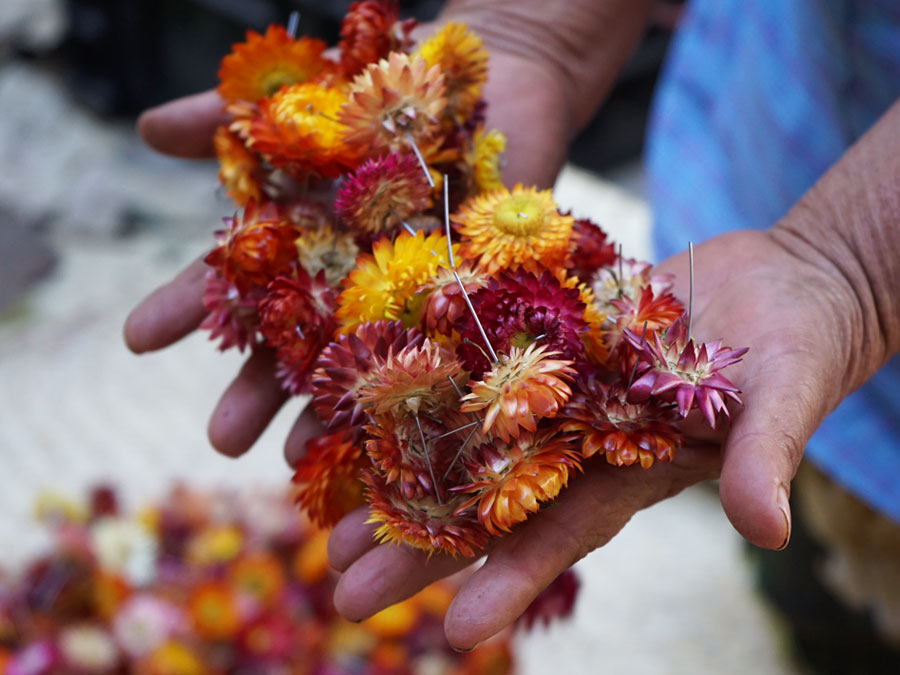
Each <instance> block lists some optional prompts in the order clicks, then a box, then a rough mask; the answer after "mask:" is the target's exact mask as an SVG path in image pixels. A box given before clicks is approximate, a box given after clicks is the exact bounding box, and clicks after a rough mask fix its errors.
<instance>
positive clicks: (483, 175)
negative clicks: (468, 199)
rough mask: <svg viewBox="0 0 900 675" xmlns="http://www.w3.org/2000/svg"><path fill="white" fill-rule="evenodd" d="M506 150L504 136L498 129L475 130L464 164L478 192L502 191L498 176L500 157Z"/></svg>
mask: <svg viewBox="0 0 900 675" xmlns="http://www.w3.org/2000/svg"><path fill="white" fill-rule="evenodd" d="M504 150H506V136H505V135H504V134H503V132H502V131H500V130H498V129H491V130H490V131H485V130H484V127H479V128H478V129H476V130H475V134H474V136H473V137H472V148H471V150H470V151H469V152H467V153H466V163H467V164H468V165H469V167H470V170H471V171H472V178H473V180H474V181H475V187H476V188H477V189H478V192H493V191H495V190H501V189H503V178H502V176H501V175H500V156H501V154H502V153H503V151H504Z"/></svg>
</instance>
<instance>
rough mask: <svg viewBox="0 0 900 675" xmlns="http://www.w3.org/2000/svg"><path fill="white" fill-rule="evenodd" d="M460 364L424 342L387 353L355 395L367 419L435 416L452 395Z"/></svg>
mask: <svg viewBox="0 0 900 675" xmlns="http://www.w3.org/2000/svg"><path fill="white" fill-rule="evenodd" d="M460 373H461V371H460V362H459V361H458V360H457V359H456V357H455V356H454V355H453V353H452V352H449V351H447V350H446V349H445V348H443V347H441V346H440V345H439V344H437V343H435V342H432V341H431V340H429V339H427V338H426V339H425V340H424V341H423V342H422V344H420V345H407V346H406V347H404V348H403V349H401V350H400V351H399V352H397V353H393V352H392V351H389V352H388V354H387V356H386V357H385V358H384V359H381V358H379V357H375V364H374V366H373V367H372V369H371V371H370V372H369V373H368V374H367V377H366V382H365V383H364V384H363V385H362V386H361V387H359V389H358V390H357V393H356V397H357V400H358V401H359V403H360V405H361V406H362V407H363V409H364V410H366V411H368V412H369V413H370V414H371V415H391V416H393V417H398V418H399V417H405V416H416V415H419V414H420V413H433V412H437V411H438V410H439V409H440V408H441V407H442V406H443V405H444V404H445V403H446V402H447V400H448V396H450V395H451V394H452V392H453V391H455V387H454V381H453V380H455V379H458V378H459V376H460Z"/></svg>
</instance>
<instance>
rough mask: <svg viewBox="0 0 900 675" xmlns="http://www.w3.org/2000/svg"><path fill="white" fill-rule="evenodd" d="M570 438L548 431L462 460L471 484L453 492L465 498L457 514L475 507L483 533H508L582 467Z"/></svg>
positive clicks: (483, 449)
mask: <svg viewBox="0 0 900 675" xmlns="http://www.w3.org/2000/svg"><path fill="white" fill-rule="evenodd" d="M574 439H575V437H574V436H572V435H566V434H558V433H556V432H555V431H552V430H550V431H541V432H538V433H525V434H521V435H520V436H519V437H518V438H516V439H514V440H513V441H512V442H510V443H494V444H492V445H483V446H481V447H480V448H479V449H478V450H477V451H476V452H475V453H474V455H473V456H472V457H471V458H470V459H468V460H466V468H467V469H468V470H469V473H470V474H471V476H472V482H471V483H469V484H467V485H462V486H460V487H458V488H454V490H456V491H458V492H460V493H462V494H465V495H468V499H467V500H466V501H465V502H463V504H462V505H461V506H460V507H459V511H460V512H463V511H465V510H466V509H468V508H469V507H470V506H473V505H477V510H478V522H480V523H481V524H482V525H484V527H485V529H486V530H487V531H488V532H490V533H491V534H494V535H499V534H501V533H502V532H509V531H510V528H512V526H513V525H515V524H516V523H521V522H522V521H524V520H525V519H526V518H528V514H529V513H535V512H536V511H537V510H538V509H539V508H540V505H541V503H543V502H548V501H551V500H553V499H555V498H556V496H557V495H558V494H559V491H560V490H562V488H564V487H565V486H566V484H567V483H568V481H569V475H570V473H571V472H572V471H574V470H577V469H580V468H581V465H580V464H579V461H578V460H579V453H578V450H577V449H576V447H575V446H574V445H573V441H574Z"/></svg>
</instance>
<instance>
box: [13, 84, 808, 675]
mask: <svg viewBox="0 0 900 675" xmlns="http://www.w3.org/2000/svg"><path fill="white" fill-rule="evenodd" d="M9 78H13V80H12V82H11V81H10V79H9ZM26 82H31V83H32V84H31V85H28V86H31V87H32V88H33V90H34V91H33V96H34V100H31V102H30V103H29V101H28V100H24V101H23V100H22V99H23V94H22V92H23V87H24V86H25V85H24V83H26ZM13 85H16V86H13ZM13 91H15V92H16V94H15V101H13V99H12V97H11V96H12V95H11V92H13ZM24 91H26V94H25V98H26V99H27V96H28V94H27V91H28V87H25V88H24ZM13 103H15V105H13ZM47 106H49V107H50V108H51V109H54V108H55V112H56V114H55V115H52V116H51V115H50V114H49V113H48V112H46V110H44V108H46V107H47ZM66 106H67V103H66V101H65V99H64V98H61V97H60V95H59V93H58V92H56V91H55V89H54V88H53V86H52V82H49V81H45V80H43V79H41V78H40V77H38V76H36V75H35V74H34V73H31V72H29V71H21V70H16V71H12V72H10V71H9V70H8V69H7V70H4V69H2V68H0V109H2V110H5V111H9V110H17V111H18V113H17V114H18V116H16V115H6V116H5V119H4V120H3V121H2V122H0V125H2V126H0V160H2V163H3V170H2V172H0V173H3V174H5V175H4V176H3V177H2V178H0V181H3V183H0V198H2V199H3V200H5V204H3V205H4V206H7V207H10V208H11V211H12V212H18V213H19V216H20V217H22V218H25V219H26V220H27V218H28V216H29V214H31V215H34V214H40V215H41V218H39V219H38V220H41V221H42V222H51V223H52V224H53V227H52V233H51V239H52V242H53V244H54V245H55V247H56V248H57V250H58V252H59V254H60V263H59V266H58V267H57V269H56V271H55V273H54V274H53V276H52V277H51V278H49V279H48V280H47V281H46V282H44V283H42V284H41V285H39V286H37V287H36V288H34V289H33V290H32V292H31V293H29V294H28V295H27V296H26V297H25V298H24V299H23V300H22V301H21V302H20V303H19V305H18V306H17V307H16V308H15V310H14V311H13V312H12V313H10V314H8V315H7V316H6V317H5V319H4V320H2V321H0V467H2V468H0V471H2V477H3V481H2V486H3V487H2V490H0V550H2V551H3V552H4V553H3V556H4V559H3V561H2V562H3V563H7V564H14V563H16V562H21V561H22V560H24V559H25V557H26V556H27V555H29V554H31V553H33V552H34V551H35V550H36V549H37V548H38V547H40V545H41V543H42V542H41V539H40V536H39V533H38V532H36V531H35V529H34V528H33V527H32V525H31V522H30V520H29V505H30V503H31V501H32V499H33V497H34V495H35V493H36V491H37V490H39V489H46V488H50V489H54V490H62V491H64V492H67V493H69V494H72V495H78V494H81V493H82V491H83V489H84V488H85V487H87V486H89V485H91V484H93V483H95V482H97V481H99V480H108V481H113V482H115V483H116V484H118V485H120V486H122V488H123V492H124V493H125V494H127V496H128V497H129V501H131V502H133V503H134V502H140V501H143V500H145V499H148V498H151V497H154V496H158V495H160V494H162V493H164V492H165V491H166V489H167V487H168V484H169V482H170V481H171V480H172V479H173V478H184V479H188V480H190V481H192V482H195V483H200V484H223V483H225V484H245V485H246V484H250V483H253V484H263V485H273V486H277V487H280V486H282V485H284V483H285V481H287V480H288V478H289V476H290V473H289V471H288V469H287V467H286V466H285V465H284V463H283V460H282V457H281V439H283V438H284V436H285V434H286V432H287V429H288V427H289V425H290V423H291V417H292V415H294V414H295V413H296V411H297V403H296V402H295V404H294V405H292V406H289V408H288V409H287V410H286V411H284V412H283V413H282V414H281V415H280V416H279V417H278V419H277V420H276V421H275V423H274V425H273V426H272V428H270V430H269V431H268V432H267V433H266V434H265V436H264V437H263V438H262V440H261V441H260V442H259V444H258V446H257V447H256V448H255V449H254V450H253V451H252V452H251V453H249V454H248V455H247V456H246V457H244V458H241V459H239V460H230V459H226V458H224V457H221V456H218V455H216V454H215V453H214V452H213V451H212V450H210V449H209V447H208V444H207V441H206V437H205V422H206V417H207V416H208V414H209V412H210V411H211V409H212V406H213V405H214V403H215V399H216V396H217V393H218V392H219V391H220V390H221V389H222V388H223V386H224V385H225V384H226V383H227V382H228V380H229V379H230V377H231V376H232V375H233V373H234V372H235V370H236V368H237V366H238V364H239V363H240V358H239V357H238V356H237V355H236V354H233V353H229V354H220V353H218V352H217V351H215V350H214V348H213V346H212V345H211V344H210V343H208V342H207V340H206V336H205V335H195V336H192V337H190V338H188V339H187V340H185V341H184V342H182V343H181V344H179V345H178V346H176V347H173V348H171V349H169V350H167V351H165V352H163V353H160V354H153V355H145V356H141V357H136V356H133V355H131V354H130V353H128V352H127V351H126V349H125V347H124V346H123V344H122V342H121V337H120V335H121V323H122V320H123V319H124V316H125V314H126V312H127V311H128V309H129V308H130V307H131V306H132V305H133V304H134V303H135V302H136V301H137V300H138V299H139V298H140V297H141V296H142V295H143V294H144V293H145V292H147V291H148V290H150V289H151V288H153V287H154V286H155V285H156V284H158V283H160V282H162V281H164V280H166V279H167V278H168V277H170V276H171V275H172V274H173V273H174V272H176V271H177V270H178V269H179V268H180V267H181V266H182V265H183V264H184V263H185V262H187V261H189V260H190V259H192V258H193V257H195V256H196V255H197V254H199V253H200V252H201V251H202V250H203V249H204V248H205V247H206V246H208V244H209V243H210V241H211V239H210V235H209V233H210V231H211V230H212V229H215V227H216V225H217V222H216V217H217V215H219V214H221V213H223V212H224V211H227V206H226V205H224V204H223V203H222V202H217V201H216V200H215V199H214V196H213V195H214V191H215V176H214V169H213V168H212V167H209V166H196V165H195V166H192V167H185V166H184V165H181V164H179V163H176V162H170V161H165V160H157V159H152V158H150V157H149V156H148V155H147V154H146V153H144V152H141V151H140V150H138V149H137V147H136V144H135V141H134V139H133V137H132V136H131V135H130V132H129V131H128V130H127V129H109V128H102V127H100V126H98V124H97V123H96V122H94V121H93V120H91V119H90V118H89V117H87V116H84V115H82V114H80V113H73V114H71V115H69V116H63V115H61V114H60V113H61V111H62V110H64V109H66ZM37 107H40V108H41V112H42V113H43V114H44V116H43V117H42V116H40V115H37V114H35V111H36V110H35V109H36V108H37ZM51 120H53V122H52V123H51ZM42 125H43V127H42ZM67 125H68V126H67ZM75 131H77V133H73V132H75ZM23 136H27V139H28V141H29V142H28V143H23ZM16 148H20V149H22V150H21V152H25V153H26V155H24V158H23V157H22V156H20V155H19V151H17V150H16ZM23 148H24V149H23ZM29 153H41V155H40V156H39V157H38V156H37V155H34V154H29ZM17 157H18V160H17V161H19V162H20V163H21V162H22V161H25V160H27V161H25V164H24V165H23V167H24V168H23V169H21V170H19V171H18V172H15V175H13V174H11V173H10V171H11V169H12V168H14V166H15V165H14V164H13V163H11V162H12V161H13V160H14V159H16V158H17ZM23 172H27V180H23V178H25V176H24V175H23ZM79 181H81V185H82V187H83V189H87V190H90V192H89V195H90V199H87V198H86V197H85V195H84V193H83V191H79V190H78V189H75V188H73V184H74V185H78V184H79V183H78V182H79ZM19 192H20V193H21V194H20V195H18V196H17V193H19ZM557 197H558V200H559V201H560V203H561V204H562V205H563V206H566V207H571V208H573V210H574V211H575V213H576V214H577V215H589V216H591V217H593V218H594V219H595V220H597V221H598V222H600V223H601V224H603V225H604V227H606V228H607V229H608V230H609V231H610V233H612V235H613V236H614V238H615V239H616V240H618V241H621V242H622V243H623V246H624V249H625V251H626V252H628V253H631V254H632V255H638V256H642V255H645V254H646V250H647V241H648V240H647V235H648V230H649V215H648V212H647V209H646V207H645V206H644V205H643V204H642V203H641V202H640V201H638V200H636V199H635V198H634V197H632V196H629V195H628V194H626V193H625V192H623V191H621V190H620V189H618V188H616V187H614V186H612V185H610V184H608V183H604V182H601V181H599V180H598V179H596V178H595V177H592V176H590V175H588V174H585V173H583V172H579V171H576V170H571V169H569V170H567V171H566V172H565V174H564V175H563V178H562V179H561V181H560V184H559V185H558V186H557ZM92 209H94V210H96V213H97V214H98V215H97V219H96V220H95V221H93V222H92V220H91V217H90V214H91V213H92ZM123 218H130V219H131V220H132V221H134V222H136V223H137V224H138V225H139V226H140V227H138V231H137V233H135V234H132V235H130V236H126V237H123V236H116V232H117V231H118V229H119V228H118V227H117V224H121V221H122V219H123ZM741 551H742V549H741V543H740V540H739V538H738V536H737V535H736V534H735V533H734V532H733V531H732V530H731V528H730V525H729V524H728V522H727V520H726V519H725V518H724V516H723V515H722V513H721V509H720V508H719V506H718V501H717V498H716V496H715V494H714V493H713V492H712V491H711V490H709V489H708V488H695V489H692V490H689V491H687V492H685V493H683V494H682V495H680V496H678V497H676V498H674V499H672V500H669V501H668V502H666V503H664V504H661V505H658V506H656V507H654V508H651V509H649V510H647V511H645V512H642V513H640V514H638V515H637V516H636V517H635V518H634V519H633V521H632V523H630V524H629V525H628V526H627V527H626V529H625V530H624V532H623V533H622V534H621V535H620V536H619V537H617V538H616V539H615V540H614V541H613V542H612V543H611V544H609V545H608V546H607V547H605V548H604V549H602V550H600V551H597V552H595V553H593V554H592V555H590V556H589V557H588V558H587V559H586V560H584V561H583V562H581V563H580V564H579V565H578V569H579V571H580V572H581V577H582V580H583V587H582V593H581V596H580V599H579V603H578V606H577V611H576V615H575V617H574V618H573V620H571V621H568V622H566V623H560V624H557V625H555V626H553V627H551V628H550V629H549V630H542V629H538V630H536V631H535V632H533V633H531V634H528V635H525V636H520V638H518V639H517V643H518V647H519V650H518V660H519V664H520V671H521V672H523V673H534V674H535V675H537V674H538V673H541V674H542V675H546V673H548V672H550V673H567V674H568V673H573V674H578V673H606V672H609V673H626V674H630V673H635V674H638V675H643V674H648V675H650V674H656V673H670V674H679V673H692V674H694V673H702V674H705V673H741V674H744V673H746V674H748V675H751V674H759V675H779V674H785V675H788V674H791V673H795V672H797V671H795V670H794V669H793V667H792V666H791V665H790V664H789V663H788V661H787V659H786V657H785V651H784V649H783V646H782V645H781V644H780V643H779V637H778V631H777V628H776V626H775V624H774V623H773V620H772V618H771V617H770V615H769V614H768V612H767V610H766V609H765V608H764V607H763V605H762V603H761V602H760V601H759V600H758V599H757V597H756V596H755V594H754V593H753V591H752V589H751V572H750V570H749V569H748V567H747V565H746V564H745V561H744V559H743V556H742V553H741Z"/></svg>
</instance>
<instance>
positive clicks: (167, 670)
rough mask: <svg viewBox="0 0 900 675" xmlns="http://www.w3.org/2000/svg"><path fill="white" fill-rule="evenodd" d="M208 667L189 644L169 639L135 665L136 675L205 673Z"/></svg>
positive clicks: (190, 674)
mask: <svg viewBox="0 0 900 675" xmlns="http://www.w3.org/2000/svg"><path fill="white" fill-rule="evenodd" d="M208 672H209V671H208V669H207V667H206V666H205V665H204V664H203V662H202V661H201V660H200V659H199V658H198V657H197V655H196V654H195V653H194V652H193V650H191V648H190V647H188V646H187V645H184V644H182V643H181V642H177V641H174V640H169V641H167V642H165V643H163V644H162V645H160V646H159V647H157V648H156V649H154V650H153V651H152V652H151V653H150V654H149V655H148V656H147V657H146V658H144V659H141V660H140V661H139V662H138V663H137V664H136V666H135V675H205V674H206V673H208Z"/></svg>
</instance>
